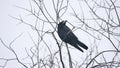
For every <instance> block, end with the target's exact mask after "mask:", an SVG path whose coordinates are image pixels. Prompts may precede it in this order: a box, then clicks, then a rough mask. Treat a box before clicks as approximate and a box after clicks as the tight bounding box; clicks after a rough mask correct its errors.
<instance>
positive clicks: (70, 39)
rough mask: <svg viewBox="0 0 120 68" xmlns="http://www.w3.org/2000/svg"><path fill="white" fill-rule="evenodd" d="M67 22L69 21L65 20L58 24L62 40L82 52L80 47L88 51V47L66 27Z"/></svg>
mask: <svg viewBox="0 0 120 68" xmlns="http://www.w3.org/2000/svg"><path fill="white" fill-rule="evenodd" d="M66 22H67V21H66V20H65V21H62V22H60V23H59V24H58V35H59V37H60V38H61V40H62V41H64V42H65V43H69V44H70V45H72V46H74V47H75V48H77V49H78V50H80V51H82V52H83V50H82V49H81V48H80V47H82V48H84V49H86V50H87V49H88V47H87V46H86V45H85V44H84V43H82V42H80V41H79V40H78V38H77V37H76V36H75V34H74V33H73V32H72V30H70V28H69V27H67V26H66V25H65V24H66Z"/></svg>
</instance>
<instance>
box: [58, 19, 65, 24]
mask: <svg viewBox="0 0 120 68" xmlns="http://www.w3.org/2000/svg"><path fill="white" fill-rule="evenodd" d="M66 22H67V20H63V21H61V22H60V23H59V24H58V25H65V24H66Z"/></svg>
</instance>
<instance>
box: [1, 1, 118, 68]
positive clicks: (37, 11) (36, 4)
mask: <svg viewBox="0 0 120 68" xmlns="http://www.w3.org/2000/svg"><path fill="white" fill-rule="evenodd" d="M70 1H71V0H32V1H29V3H30V8H29V9H26V8H24V7H19V6H16V7H18V8H20V9H22V10H25V11H27V13H28V14H27V15H28V16H30V17H33V18H34V22H28V21H26V20H25V19H24V18H23V17H21V16H20V17H13V16H11V17H12V18H14V19H16V20H19V21H20V23H19V25H23V24H24V25H27V26H29V27H31V29H32V31H34V32H35V35H36V36H37V38H36V41H35V40H34V39H33V38H34V36H33V35H32V33H28V35H29V37H30V39H31V40H32V42H33V46H32V47H31V48H30V49H27V48H25V53H26V54H27V55H26V58H24V60H29V61H28V62H27V63H26V62H24V61H22V60H21V59H23V58H20V57H19V56H18V54H17V52H16V51H15V50H14V49H13V48H12V44H13V43H14V42H15V41H17V39H18V38H19V37H21V36H22V34H20V35H19V36H18V37H16V38H15V39H13V41H11V43H10V44H8V45H7V44H6V43H5V42H4V40H3V39H2V38H0V41H1V43H2V44H3V46H5V47H6V48H7V49H8V50H10V51H11V52H12V53H13V54H14V56H15V57H14V58H11V59H7V58H4V57H0V60H4V61H5V63H4V64H3V65H2V66H0V67H2V68H5V67H6V66H7V63H8V62H10V61H12V60H14V61H17V62H18V63H19V64H21V65H22V67H23V68H114V67H115V68H117V67H120V60H119V59H120V58H119V56H120V48H119V46H120V31H119V30H120V19H119V18H120V17H119V10H120V5H119V4H117V3H118V1H119V0H110V1H109V0H76V2H78V3H79V7H78V6H77V8H80V9H77V10H79V11H80V12H77V11H76V9H75V8H74V6H75V5H71V2H70ZM81 3H82V4H83V5H84V6H86V9H87V10H86V9H83V8H84V7H83V6H82V4H81ZM68 10H72V11H68ZM84 11H87V12H88V13H86V12H84ZM71 12H72V15H71ZM78 13H79V14H81V15H79V14H78ZM65 14H69V15H70V16H71V17H74V18H75V21H77V22H78V23H77V24H78V26H75V25H73V24H72V23H71V22H70V21H68V23H69V24H70V25H71V26H72V28H73V29H72V30H73V31H76V30H82V31H84V32H85V33H86V34H88V35H89V36H88V37H90V38H91V39H93V40H94V41H92V43H90V46H89V50H88V51H87V54H86V56H85V57H84V59H83V61H79V60H78V61H74V60H73V57H72V56H73V55H71V51H70V50H71V49H70V47H69V46H68V45H67V44H64V42H62V41H61V40H59V38H58V35H57V25H58V23H59V22H60V21H61V20H64V16H65ZM87 15H88V16H89V17H87ZM46 37H47V38H46ZM49 37H50V40H52V42H51V43H52V45H51V44H50V43H49V42H48V40H47V39H48V38H49ZM103 39H107V41H108V42H109V43H110V45H107V46H108V47H109V46H112V47H113V49H106V50H102V49H101V50H99V44H98V42H100V41H101V40H103ZM16 45H17V44H16ZM31 45H32V44H31ZM104 45H105V44H102V46H103V47H104ZM63 48H65V49H64V50H63ZM43 53H45V54H46V55H45V56H43V55H42V54H43ZM106 55H108V56H110V58H108V57H107V56H106ZM79 62H81V63H79Z"/></svg>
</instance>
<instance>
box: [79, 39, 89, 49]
mask: <svg viewBox="0 0 120 68" xmlns="http://www.w3.org/2000/svg"><path fill="white" fill-rule="evenodd" d="M77 44H78V45H79V46H80V47H82V48H84V49H86V50H87V49H88V47H87V46H86V45H85V44H84V43H82V42H80V41H79V40H78V41H77Z"/></svg>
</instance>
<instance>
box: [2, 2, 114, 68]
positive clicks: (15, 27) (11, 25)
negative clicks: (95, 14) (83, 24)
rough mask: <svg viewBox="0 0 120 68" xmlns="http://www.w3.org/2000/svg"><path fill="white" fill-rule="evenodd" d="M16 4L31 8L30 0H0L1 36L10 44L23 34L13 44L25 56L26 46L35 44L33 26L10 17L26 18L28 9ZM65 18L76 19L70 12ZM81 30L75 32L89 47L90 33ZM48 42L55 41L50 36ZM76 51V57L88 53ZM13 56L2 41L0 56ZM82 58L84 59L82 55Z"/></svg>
mask: <svg viewBox="0 0 120 68" xmlns="http://www.w3.org/2000/svg"><path fill="white" fill-rule="evenodd" d="M71 3H72V1H71ZM72 5H77V4H76V2H73V3H72ZM15 6H20V7H24V8H29V7H30V6H29V0H0V38H2V40H4V42H5V43H6V44H7V45H8V44H9V43H10V42H11V41H12V40H13V39H14V38H16V37H17V36H19V35H20V34H22V36H21V37H20V38H19V39H17V41H16V42H15V43H14V44H13V45H15V46H16V47H15V50H16V51H17V52H18V54H20V55H19V56H20V57H23V56H24V57H25V54H26V53H25V50H24V48H27V47H28V49H29V47H30V46H32V45H31V44H33V43H32V41H31V40H30V37H29V36H28V33H29V32H31V28H30V27H28V26H26V25H19V21H17V20H15V19H13V18H11V17H10V16H13V17H19V16H23V18H24V15H26V11H24V10H21V9H20V8H17V7H15ZM73 7H74V8H75V9H76V11H77V10H78V9H77V8H76V7H75V6H73ZM83 10H86V9H85V8H83ZM85 12H87V11H85ZM63 18H64V19H67V20H69V21H70V22H75V20H73V19H74V18H72V17H71V16H70V14H68V17H67V18H65V17H63ZM30 21H31V20H30ZM67 25H69V24H67ZM75 25H76V24H75ZM79 31H81V30H79ZM79 31H78V32H77V31H76V32H75V34H78V35H77V36H78V38H81V39H80V40H81V41H83V42H84V43H85V44H87V46H88V47H90V44H89V43H90V42H87V41H88V40H89V41H90V38H88V36H89V35H88V34H80V32H79ZM83 33H84V32H83ZM33 35H34V33H33ZM79 35H80V36H79ZM48 42H49V43H50V45H53V43H52V44H51V39H50V38H48ZM104 42H107V41H106V40H105V39H104V40H102V41H101V42H100V44H105V43H104ZM16 44H17V45H16ZM55 44H56V43H54V45H55ZM107 44H109V43H107ZM56 47H57V46H56ZM13 48H14V46H13ZM106 48H108V47H106ZM109 48H111V49H112V48H113V47H109ZM21 49H22V50H21ZM53 49H54V48H53ZM100 49H101V50H104V49H105V48H102V47H101V48H100ZM73 50H74V49H73ZM75 51H77V50H75ZM75 51H73V53H75V55H76V56H77V57H76V56H74V58H75V59H77V58H78V57H81V55H85V54H86V53H85V54H79V53H80V52H79V51H77V53H76V52H75ZM21 53H22V54H21ZM8 56H9V57H8ZM13 56H14V55H13V54H11V52H10V51H9V50H8V49H7V48H5V47H4V46H3V45H2V44H1V43H0V58H1V57H5V58H11V57H13ZM80 59H82V57H81V58H80ZM2 62H4V61H0V65H2ZM13 62H15V61H13ZM18 66H19V65H18ZM18 66H17V65H16V67H14V65H13V64H12V63H9V64H8V67H6V68H20V67H18Z"/></svg>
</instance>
